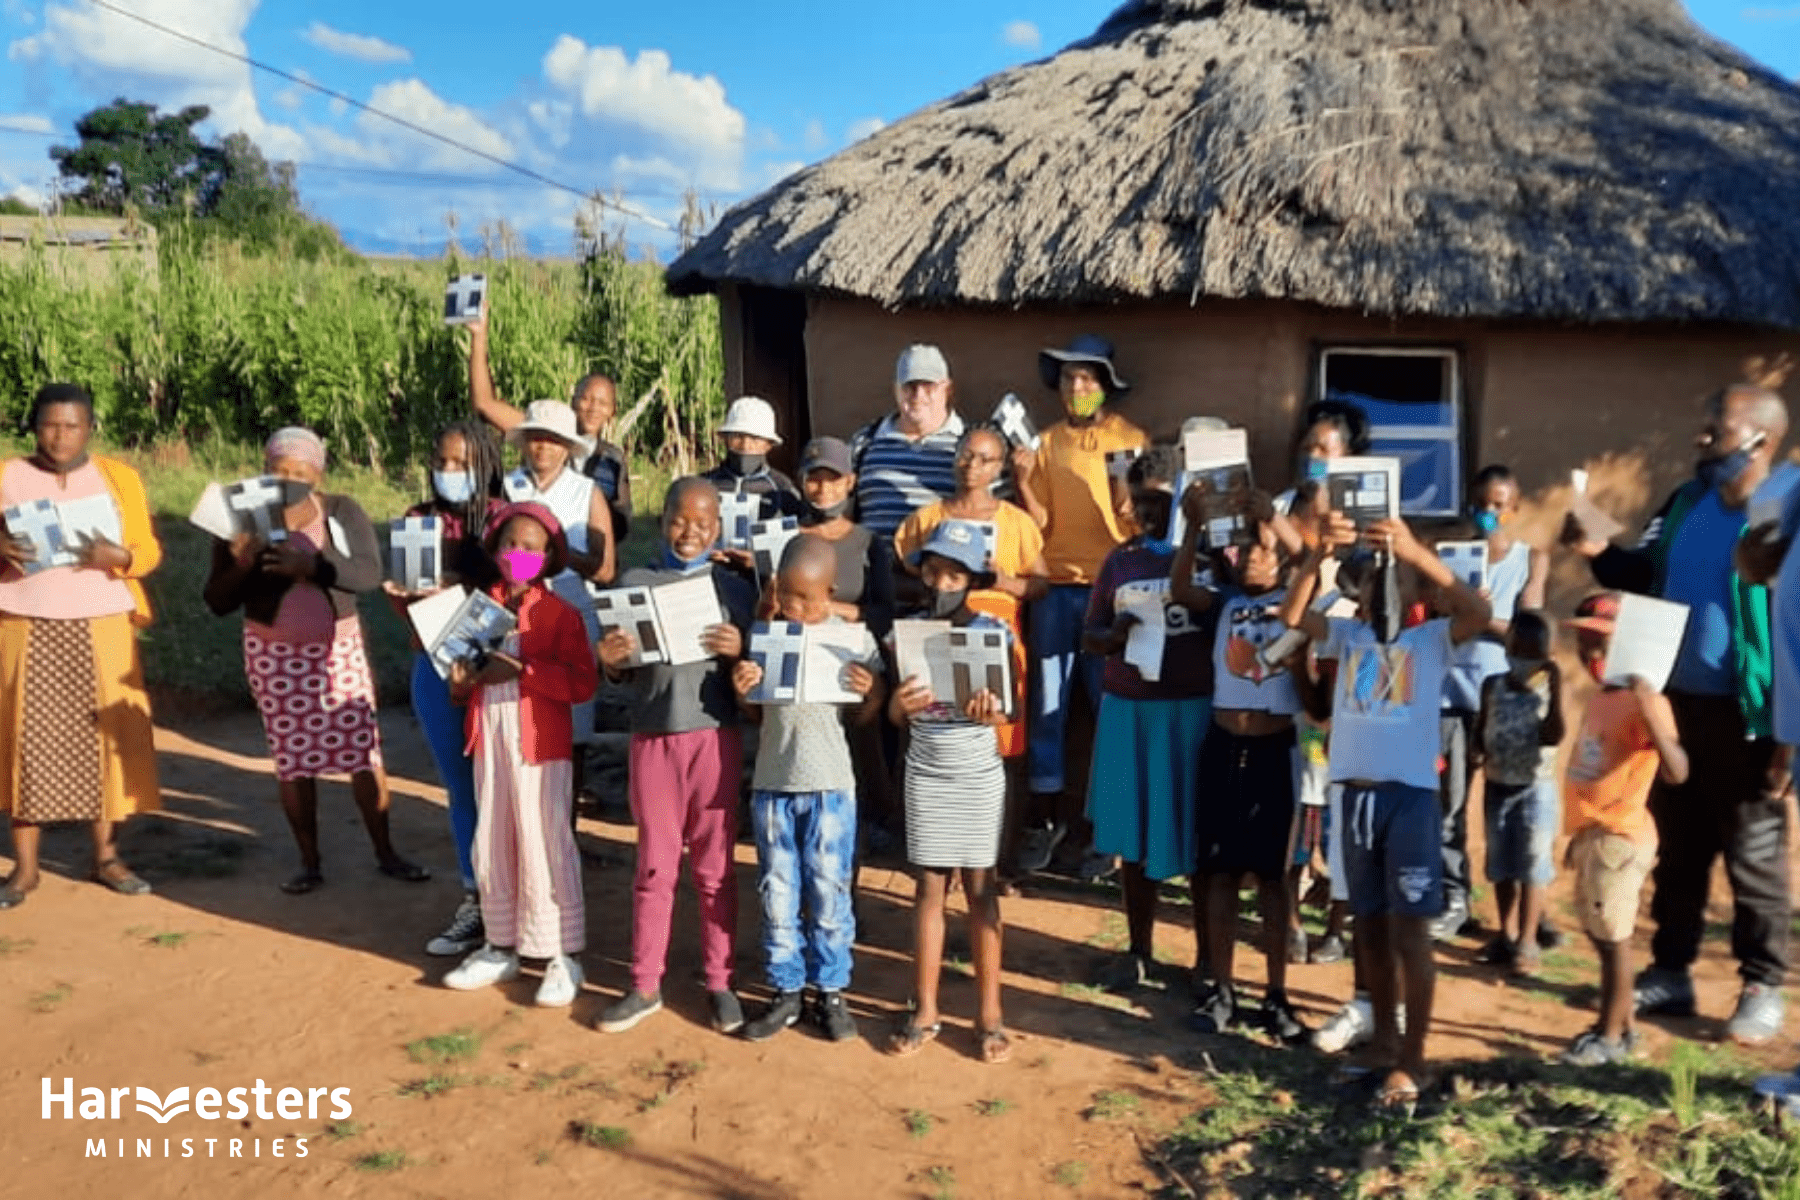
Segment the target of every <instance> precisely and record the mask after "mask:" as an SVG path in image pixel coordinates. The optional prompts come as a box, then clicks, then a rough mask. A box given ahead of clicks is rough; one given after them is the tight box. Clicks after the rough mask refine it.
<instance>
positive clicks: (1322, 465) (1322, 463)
mask: <svg viewBox="0 0 1800 1200" xmlns="http://www.w3.org/2000/svg"><path fill="white" fill-rule="evenodd" d="M1302 472H1303V473H1304V474H1305V476H1306V481H1307V482H1308V483H1317V482H1318V481H1319V480H1321V479H1323V478H1325V476H1327V475H1329V474H1331V460H1330V459H1328V458H1312V457H1310V456H1309V457H1308V458H1307V460H1306V462H1305V463H1304V464H1302Z"/></svg>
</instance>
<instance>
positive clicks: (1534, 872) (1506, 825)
mask: <svg viewBox="0 0 1800 1200" xmlns="http://www.w3.org/2000/svg"><path fill="white" fill-rule="evenodd" d="M1481 807H1482V812H1483V815H1484V816H1485V818H1486V821H1487V877H1488V882H1489V883H1530V884H1534V885H1536V886H1537V887H1546V886H1548V885H1549V884H1550V882H1551V881H1552V880H1554V879H1555V878H1556V828H1557V825H1558V824H1559V821H1558V817H1559V813H1558V810H1559V809H1560V808H1561V807H1562V806H1561V805H1560V804H1558V803H1557V795H1556V781H1555V780H1554V779H1540V780H1538V781H1536V782H1535V783H1527V784H1523V785H1520V784H1510V783H1495V782H1494V781H1493V780H1491V779H1489V780H1487V781H1485V783H1484V784H1483V790H1482V794H1481Z"/></svg>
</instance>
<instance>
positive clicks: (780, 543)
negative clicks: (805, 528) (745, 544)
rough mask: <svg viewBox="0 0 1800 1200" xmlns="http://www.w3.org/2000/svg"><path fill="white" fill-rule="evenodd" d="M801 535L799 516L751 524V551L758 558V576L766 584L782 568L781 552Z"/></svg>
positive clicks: (776, 518)
mask: <svg viewBox="0 0 1800 1200" xmlns="http://www.w3.org/2000/svg"><path fill="white" fill-rule="evenodd" d="M799 536H800V521H799V519H798V518H797V517H775V518H773V519H771V520H767V521H755V522H752V523H751V525H750V553H751V554H752V555H753V556H754V557H755V559H756V577H757V579H759V580H760V581H762V582H763V583H764V584H765V585H766V584H767V583H768V582H769V581H770V580H771V579H773V578H775V572H776V571H778V570H779V569H780V568H781V554H782V551H784V550H786V549H787V545H788V543H789V542H791V541H793V540H794V539H795V538H797V537H799Z"/></svg>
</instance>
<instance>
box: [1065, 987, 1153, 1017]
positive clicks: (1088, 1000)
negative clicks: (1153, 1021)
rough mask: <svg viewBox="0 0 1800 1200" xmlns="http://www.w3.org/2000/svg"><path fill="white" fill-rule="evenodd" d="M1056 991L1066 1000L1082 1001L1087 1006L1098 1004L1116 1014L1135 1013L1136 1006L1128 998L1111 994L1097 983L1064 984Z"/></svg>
mask: <svg viewBox="0 0 1800 1200" xmlns="http://www.w3.org/2000/svg"><path fill="white" fill-rule="evenodd" d="M1056 991H1057V994H1058V995H1059V996H1061V997H1062V998H1063V999H1065V1000H1080V1001H1082V1002H1083V1003H1085V1004H1097V1005H1099V1006H1100V1007H1101V1008H1110V1009H1113V1010H1114V1011H1115V1012H1133V1011H1135V1006H1134V1005H1133V1004H1132V1003H1131V1000H1130V999H1129V998H1128V997H1125V996H1121V995H1118V994H1116V993H1114V992H1109V991H1107V990H1106V989H1105V988H1103V987H1101V986H1100V985H1099V984H1097V983H1064V984H1061V985H1059V986H1058V987H1057V989H1056Z"/></svg>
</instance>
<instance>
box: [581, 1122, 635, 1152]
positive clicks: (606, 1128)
mask: <svg viewBox="0 0 1800 1200" xmlns="http://www.w3.org/2000/svg"><path fill="white" fill-rule="evenodd" d="M569 1136H570V1137H571V1138H573V1139H574V1140H575V1141H577V1142H580V1143H581V1144H582V1145H584V1146H592V1147H593V1148H594V1149H596V1150H623V1149H625V1148H626V1147H627V1146H629V1145H631V1130H629V1129H626V1128H624V1127H622V1126H619V1125H596V1124H594V1123H593V1122H591V1121H571V1122H570V1123H569Z"/></svg>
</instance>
